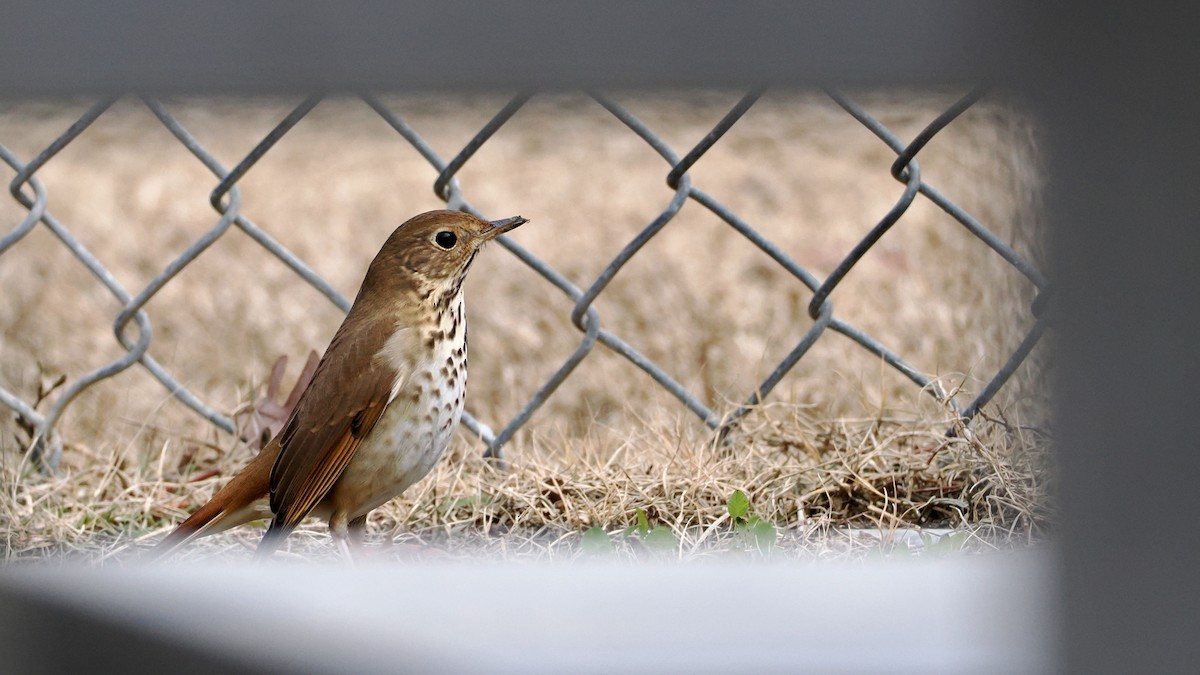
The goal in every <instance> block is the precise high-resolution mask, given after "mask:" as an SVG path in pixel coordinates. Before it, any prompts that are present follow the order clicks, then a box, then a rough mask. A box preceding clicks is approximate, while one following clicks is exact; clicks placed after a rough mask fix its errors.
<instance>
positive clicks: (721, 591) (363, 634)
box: [0, 551, 1056, 675]
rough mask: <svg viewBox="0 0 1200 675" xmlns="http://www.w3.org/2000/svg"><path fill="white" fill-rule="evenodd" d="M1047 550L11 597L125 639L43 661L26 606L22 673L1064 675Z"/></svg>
mask: <svg viewBox="0 0 1200 675" xmlns="http://www.w3.org/2000/svg"><path fill="white" fill-rule="evenodd" d="M1045 554H1046V551H1025V552H1021V553H1019V554H1007V555H990V556H961V555H959V556H944V557H936V556H929V557H925V558H907V559H903V558H901V559H896V560H890V561H885V560H881V559H879V560H874V561H865V562H860V563H855V564H849V565H848V564H834V563H816V562H813V563H809V564H796V563H795V562H780V563H771V562H767V561H762V560H760V561H758V562H757V563H756V564H746V563H744V562H743V563H742V564H729V563H722V562H720V561H710V562H707V563H695V564H688V565H681V564H662V563H659V564H651V563H645V564H637V565H630V564H627V563H602V562H601V563H597V562H590V563H589V562H587V561H577V562H575V563H574V564H572V563H567V562H562V563H558V564H552V565H551V564H538V565H529V564H524V565H522V564H513V563H507V564H497V563H485V562H479V563H471V564H463V563H457V564H455V563H447V562H440V563H437V562H431V563H423V564H411V565H395V564H391V565H386V566H371V565H368V566H365V567H360V568H353V567H348V566H345V565H339V564H334V565H333V566H328V565H324V566H323V565H311V564H309V565H297V564H295V563H294V562H290V563H289V562H279V563H277V564H270V565H244V564H243V565H237V566H230V565H228V564H226V565H223V566H216V565H209V566H204V565H194V564H193V565H184V566H169V565H168V566H159V567H153V568H149V567H137V566H132V567H125V568H109V569H74V570H70V573H69V574H65V573H64V571H63V570H44V569H18V570H6V571H3V572H2V573H0V587H3V586H8V587H9V588H10V589H16V588H21V589H23V590H22V591H21V592H12V591H10V593H9V595H10V597H18V598H19V597H21V596H22V595H26V594H27V595H30V596H34V597H37V598H40V599H41V600H42V602H44V603H46V604H48V605H50V606H53V607H66V608H69V610H68V611H69V613H70V615H71V616H72V617H78V618H79V619H83V620H86V619H90V620H92V621H94V622H95V623H96V624H97V625H101V626H103V627H104V629H105V630H104V635H105V636H106V637H108V636H113V637H118V636H119V637H120V639H114V640H112V641H108V642H106V643H102V644H91V643H92V642H94V641H93V640H88V641H87V643H88V645H89V647H91V648H93V649H94V651H90V652H88V653H87V654H86V657H83V658H82V659H81V658H79V657H77V658H76V660H75V661H71V660H70V659H69V658H68V657H69V652H74V653H75V654H77V655H78V654H81V652H80V650H78V649H71V650H62V649H59V650H54V649H51V650H50V652H51V653H50V654H43V653H41V650H39V649H36V648H35V647H34V646H35V645H38V646H40V645H46V644H52V639H53V638H52V636H54V635H56V634H61V633H60V630H61V629H60V628H59V624H56V623H55V622H54V620H53V619H54V617H53V616H48V615H37V614H34V615H32V616H30V615H28V614H21V613H18V612H16V611H14V609H15V607H14V606H13V605H10V604H8V603H3V604H0V634H2V635H6V636H11V635H13V634H14V631H16V632H17V633H18V634H24V635H29V636H35V637H36V636H44V637H41V639H40V640H31V641H29V642H24V643H17V644H13V645H6V649H5V659H6V662H7V663H8V664H14V663H16V664H20V666H21V667H20V668H19V669H18V670H19V672H56V671H57V672H97V670H102V671H103V672H110V671H112V672H171V673H174V672H183V671H181V670H180V668H181V667H188V669H189V670H191V669H195V670H200V669H202V668H203V667H210V666H212V664H214V663H216V662H224V665H223V667H231V668H238V669H239V670H237V671H235V672H243V670H242V669H244V672H272V671H275V672H305V673H358V674H366V673H399V672H416V673H522V674H529V675H535V674H537V673H547V674H551V673H737V672H743V673H764V674H765V673H798V672H800V673H802V672H812V673H916V672H923V673H1049V672H1052V671H1053V666H1052V658H1053V653H1052V650H1053V641H1054V637H1055V636H1054V624H1055V619H1056V616H1055V606H1054V605H1055V601H1054V599H1053V596H1052V594H1051V593H1050V588H1051V583H1052V582H1051V580H1050V578H1049V574H1050V570H1051V569H1052V567H1051V565H1050V564H1049V561H1050V558H1049V556H1047V555H1045ZM2 599H3V598H0V600H2ZM62 638H63V639H64V640H66V641H71V642H74V640H75V639H76V636H75V635H73V634H72V635H62ZM171 647H174V648H176V649H178V650H179V651H178V653H177V656H176V657H175V658H174V659H172V658H171V657H170V654H171ZM64 652H68V653H64ZM197 654H199V655H201V656H202V657H203V658H204V659H205V660H204V661H193V660H192V659H193V658H194V657H195V656H196V655H197ZM164 658H165V660H164ZM51 663H54V664H62V665H63V666H68V667H70V666H72V665H75V664H81V663H82V664H86V665H87V666H88V667H86V668H73V669H72V670H57V669H56V668H51V667H45V666H46V665H47V664H51ZM39 666H40V667H39ZM2 668H3V666H0V669H2ZM212 672H218V671H212Z"/></svg>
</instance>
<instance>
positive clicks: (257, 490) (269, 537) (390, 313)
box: [152, 211, 525, 557]
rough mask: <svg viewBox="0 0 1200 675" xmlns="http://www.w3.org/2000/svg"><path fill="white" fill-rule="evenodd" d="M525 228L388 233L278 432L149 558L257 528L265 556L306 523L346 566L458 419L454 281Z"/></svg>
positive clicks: (409, 228) (459, 330)
mask: <svg viewBox="0 0 1200 675" xmlns="http://www.w3.org/2000/svg"><path fill="white" fill-rule="evenodd" d="M524 222H525V219H524V218H521V217H519V216H518V217H515V218H508V219H506V220H498V221H494V222H490V223H489V222H486V221H483V220H480V219H478V218H475V217H474V216H471V215H469V214H466V213H460V212H457V211H430V212H429V213H423V214H421V215H419V216H416V217H414V218H412V219H410V220H409V221H408V222H406V223H404V224H403V225H401V226H400V227H398V228H396V230H395V231H394V232H392V234H391V236H390V237H388V239H387V241H386V242H384V244H383V248H382V249H380V251H379V253H378V255H376V256H375V259H374V260H373V261H371V265H370V267H369V268H368V269H367V275H366V278H365V279H363V283H362V287H361V288H360V289H359V291H358V296H357V297H356V298H355V299H354V305H353V306H352V307H351V308H350V311H349V313H347V314H346V318H345V320H343V321H342V325H341V327H340V328H338V330H337V333H335V334H334V336H333V340H332V341H331V342H330V343H329V347H328V348H327V349H326V350H325V355H324V356H323V357H322V358H321V362H320V364H318V366H317V370H316V372H315V373H314V374H313V378H312V381H311V382H310V383H309V385H308V387H307V388H306V389H305V390H304V393H303V394H301V396H300V399H299V401H298V402H297V403H296V407H295V408H294V409H293V411H292V413H291V416H290V417H289V418H288V420H287V422H286V423H285V424H284V425H283V428H282V429H281V430H280V432H279V433H278V434H277V435H276V436H275V437H274V438H273V439H272V440H271V442H270V443H268V444H267V446H266V447H264V448H263V450H262V451H261V452H260V453H259V454H258V456H257V457H255V458H254V459H253V460H252V461H251V462H250V464H249V465H247V466H246V468H244V469H243V470H242V471H240V472H239V473H238V474H237V475H236V476H234V478H233V480H231V481H230V482H229V483H228V484H227V485H226V486H225V487H224V488H222V489H221V490H220V491H218V492H217V494H216V495H215V496H213V498H212V499H211V500H209V501H208V503H206V504H205V505H204V506H202V507H200V509H199V510H197V511H196V512H195V513H193V514H192V516H191V517H190V518H188V519H187V520H185V521H184V522H183V523H182V524H180V525H179V527H178V528H176V529H175V531H173V532H172V533H171V534H169V535H167V537H166V539H164V540H163V541H162V542H160V543H159V545H158V547H157V548H156V549H155V551H154V552H153V554H152V555H153V556H154V557H158V556H160V555H163V554H165V553H167V552H169V551H171V550H172V549H174V548H175V547H177V546H179V545H181V544H184V543H186V542H188V541H191V540H192V539H194V538H196V537H199V536H202V535H206V534H211V533H214V532H220V531H222V530H225V529H228V528H231V527H234V526H236V525H240V524H242V523H246V522H249V521H251V520H256V519H259V518H264V517H272V520H271V526H270V528H269V529H268V530H267V533H266V535H265V536H264V537H263V539H262V541H261V542H260V543H259V547H258V550H259V553H260V554H263V555H270V554H271V553H272V552H273V551H274V550H275V549H276V548H277V547H278V546H279V545H280V543H282V541H283V539H284V538H286V537H287V535H288V534H289V533H290V532H291V531H292V530H293V529H295V527H296V526H297V525H299V524H300V521H301V520H303V519H304V518H305V517H306V516H308V515H317V516H320V517H323V518H325V519H326V520H327V521H328V522H329V531H330V534H331V535H332V536H333V537H334V539H335V541H336V542H337V543H338V545H339V547H341V548H342V550H343V551H344V552H345V554H346V555H349V549H348V544H349V543H351V539H352V538H353V541H354V542H357V541H358V540H359V538H360V537H361V534H362V531H363V529H364V528H365V525H366V519H367V514H368V513H369V512H370V511H371V510H372V509H374V508H376V507H378V506H380V505H381V504H383V503H384V502H387V501H388V500H390V499H392V498H393V497H395V496H397V495H399V494H400V493H402V492H403V491H404V490H405V489H407V488H408V487H409V486H410V485H412V484H413V483H415V482H417V481H418V480H420V479H421V478H423V477H424V476H425V474H427V473H429V470H430V469H432V468H433V466H434V464H436V463H437V461H438V459H440V458H441V456H442V454H443V453H444V452H445V450H446V446H447V444H448V443H449V441H450V437H451V435H452V434H453V433H454V429H455V427H457V426H458V420H459V417H460V416H461V415H462V410H463V392H464V390H465V386H466V379H467V324H466V315H465V314H464V313H463V292H462V284H463V279H464V277H465V276H466V274H467V270H468V269H470V267H471V263H472V262H473V261H474V260H475V256H476V254H478V253H479V250H480V248H482V247H483V245H484V244H485V243H487V242H488V241H490V240H491V239H494V238H495V237H497V236H498V235H500V234H503V233H504V232H508V231H509V230H511V229H513V228H515V227H517V226H518V225H521V224H522V223H524Z"/></svg>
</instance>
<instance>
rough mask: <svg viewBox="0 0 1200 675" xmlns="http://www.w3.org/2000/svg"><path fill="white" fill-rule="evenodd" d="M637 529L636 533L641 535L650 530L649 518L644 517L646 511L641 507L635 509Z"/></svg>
mask: <svg viewBox="0 0 1200 675" xmlns="http://www.w3.org/2000/svg"><path fill="white" fill-rule="evenodd" d="M637 531H638V534H641V535H643V536H644V535H645V534H646V533H647V532H649V531H650V519H649V518H647V517H646V512H645V511H643V510H641V509H638V510H637Z"/></svg>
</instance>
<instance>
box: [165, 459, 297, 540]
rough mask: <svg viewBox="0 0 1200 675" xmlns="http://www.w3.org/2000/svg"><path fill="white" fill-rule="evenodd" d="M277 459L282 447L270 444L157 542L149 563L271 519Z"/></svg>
mask: <svg viewBox="0 0 1200 675" xmlns="http://www.w3.org/2000/svg"><path fill="white" fill-rule="evenodd" d="M278 456H279V444H278V443H277V442H275V441H272V442H271V443H268V444H267V447H265V448H263V449H262V450H261V451H260V452H259V453H258V455H257V456H255V458H254V459H253V460H251V461H250V463H249V464H247V465H246V468H244V469H242V470H241V471H239V472H238V474H237V475H236V476H234V477H233V480H231V481H229V483H227V484H226V485H225V487H223V488H221V489H220V490H218V491H217V494H215V495H213V497H212V499H210V500H208V502H207V503H206V504H205V505H204V506H201V507H200V508H199V509H198V510H196V512H195V513H193V514H192V515H191V516H189V517H188V519H187V520H185V521H183V522H182V523H180V524H179V526H178V527H176V528H175V530H174V531H173V532H171V534H168V535H167V536H166V537H165V538H164V539H163V540H162V541H160V542H158V544H157V545H156V546H155V547H154V548H153V549H151V550H150V552H149V553H148V554H147V555H146V560H148V561H149V560H158V559H159V558H162V557H163V556H165V555H167V554H168V553H170V552H171V551H174V550H175V549H177V548H179V547H180V546H183V545H184V544H186V543H188V542H189V541H192V540H193V539H197V538H199V537H203V536H205V535H208V534H215V533H217V532H221V531H223V530H227V529H229V528H231V527H237V526H238V525H241V524H243V523H248V522H250V521H252V520H257V519H259V518H264V517H270V515H271V514H270V511H269V510H267V505H266V501H265V500H266V499H267V496H268V493H269V492H270V489H271V467H272V466H273V465H274V464H275V458H276V457H278Z"/></svg>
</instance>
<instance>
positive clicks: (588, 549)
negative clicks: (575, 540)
mask: <svg viewBox="0 0 1200 675" xmlns="http://www.w3.org/2000/svg"><path fill="white" fill-rule="evenodd" d="M579 546H580V549H581V550H582V551H583V552H584V553H586V554H588V555H603V554H605V553H611V552H612V541H611V540H610V539H609V538H608V533H607V532H605V531H604V528H602V527H589V528H588V529H587V530H584V532H583V537H582V538H581V539H580V543H579Z"/></svg>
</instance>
